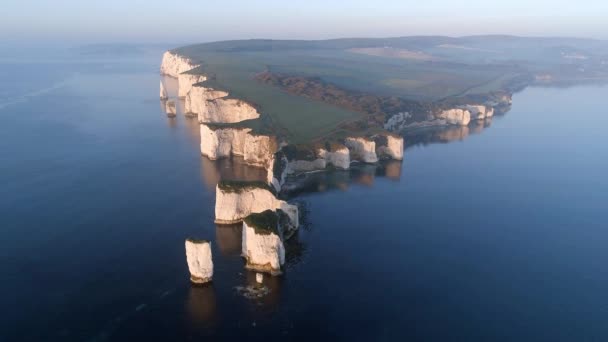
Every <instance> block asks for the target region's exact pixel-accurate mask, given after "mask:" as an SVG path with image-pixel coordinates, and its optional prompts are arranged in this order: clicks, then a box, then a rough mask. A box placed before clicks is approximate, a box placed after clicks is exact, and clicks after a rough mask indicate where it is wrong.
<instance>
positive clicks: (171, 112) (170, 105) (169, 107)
mask: <svg viewBox="0 0 608 342" xmlns="http://www.w3.org/2000/svg"><path fill="white" fill-rule="evenodd" d="M165 113H167V116H169V117H174V116H176V115H177V106H176V105H175V101H173V100H168V101H167V102H166V103H165Z"/></svg>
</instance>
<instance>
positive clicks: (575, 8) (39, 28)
mask: <svg viewBox="0 0 608 342" xmlns="http://www.w3.org/2000/svg"><path fill="white" fill-rule="evenodd" d="M1 7H2V10H1V12H0V15H1V16H2V17H1V20H0V42H1V41H8V42H10V41H38V42H43V41H48V42H52V41H66V42H108V43H110V42H145V43H149V42H159V43H160V42H163V43H164V42H175V43H189V42H206V41H215V40H226V39H249V38H273V39H324V38H338V37H391V36H407V35H449V36H462V35H471V34H512V35H522V36H568V37H588V38H598V39H608V0H577V1H573V0H511V1H503V0H485V1H482V0H470V1H467V0H460V1H449V0H416V1H405V0H402V1H396V0H395V1H393V0H384V1H383V0H375V1H372V0H368V1H360V0H350V1H348V0H306V1H304V0H282V1H278V0H258V1H255V0H215V1H208V0H198V1H196V0H165V1H159V0H146V1H144V0H102V1H92V0H91V1H87V0H3V1H2V6H1Z"/></svg>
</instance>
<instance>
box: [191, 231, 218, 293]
mask: <svg viewBox="0 0 608 342" xmlns="http://www.w3.org/2000/svg"><path fill="white" fill-rule="evenodd" d="M186 260H187V262H188V269H189V270H190V280H191V281H192V282H193V283H197V284H204V283H207V282H210V281H211V279H213V260H212V258H211V243H210V242H209V241H206V240H194V239H187V240H186Z"/></svg>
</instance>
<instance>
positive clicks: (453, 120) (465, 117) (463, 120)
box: [437, 108, 471, 126]
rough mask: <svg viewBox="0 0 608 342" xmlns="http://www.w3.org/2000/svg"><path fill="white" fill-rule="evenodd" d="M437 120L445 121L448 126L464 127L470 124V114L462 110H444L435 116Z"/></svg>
mask: <svg viewBox="0 0 608 342" xmlns="http://www.w3.org/2000/svg"><path fill="white" fill-rule="evenodd" d="M437 119H439V120H445V122H446V123H447V124H450V125H461V126H466V125H468V124H469V122H471V112H469V111H468V110H466V109H462V108H452V109H446V110H442V111H440V112H439V113H438V114H437Z"/></svg>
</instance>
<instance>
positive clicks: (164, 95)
mask: <svg viewBox="0 0 608 342" xmlns="http://www.w3.org/2000/svg"><path fill="white" fill-rule="evenodd" d="M167 98H168V96H167V89H165V86H164V85H163V81H160V99H161V100H166V99H167Z"/></svg>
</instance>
